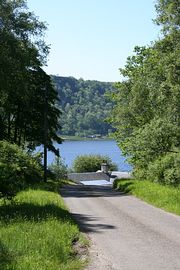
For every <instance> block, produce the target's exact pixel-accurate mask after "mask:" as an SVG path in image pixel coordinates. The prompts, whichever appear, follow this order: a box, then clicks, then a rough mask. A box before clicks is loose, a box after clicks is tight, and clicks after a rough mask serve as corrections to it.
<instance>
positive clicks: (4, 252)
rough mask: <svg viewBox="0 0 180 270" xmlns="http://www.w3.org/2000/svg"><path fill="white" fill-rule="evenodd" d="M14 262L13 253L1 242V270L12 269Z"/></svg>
mask: <svg viewBox="0 0 180 270" xmlns="http://www.w3.org/2000/svg"><path fill="white" fill-rule="evenodd" d="M14 261H15V259H14V255H13V253H12V251H10V250H8V248H7V247H6V246H5V245H4V244H3V243H2V242H1V241H0V270H4V269H6V267H7V266H8V267H10V266H11V265H12V264H13V262H14ZM8 269H10V268H8Z"/></svg>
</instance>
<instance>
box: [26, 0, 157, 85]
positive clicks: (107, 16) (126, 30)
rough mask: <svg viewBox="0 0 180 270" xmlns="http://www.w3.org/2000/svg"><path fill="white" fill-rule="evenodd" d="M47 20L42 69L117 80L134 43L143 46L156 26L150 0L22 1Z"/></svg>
mask: <svg viewBox="0 0 180 270" xmlns="http://www.w3.org/2000/svg"><path fill="white" fill-rule="evenodd" d="M27 5H28V7H29V9H30V11H34V13H35V15H36V16H38V17H39V20H40V21H45V22H46V23H47V25H48V30H47V32H46V36H45V41H46V44H48V45H50V48H51V49H50V54H49V57H48V63H47V67H44V69H45V71H46V72H47V73H48V74H53V75H59V76H73V77H75V78H77V79H79V78H83V79H84V80H99V81H112V82H115V81H120V80H121V76H120V73H119V68H123V67H124V65H125V63H126V59H127V57H128V56H130V55H132V54H133V49H134V47H135V46H136V45H138V46H143V45H149V44H150V43H151V42H152V41H154V40H155V39H157V38H158V36H159V32H160V29H159V27H158V26H156V25H155V24H154V23H153V21H152V19H154V18H155V17H156V12H155V7H154V6H155V1H154V0H27Z"/></svg>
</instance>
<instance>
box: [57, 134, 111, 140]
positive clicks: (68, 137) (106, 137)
mask: <svg viewBox="0 0 180 270" xmlns="http://www.w3.org/2000/svg"><path fill="white" fill-rule="evenodd" d="M60 136H61V138H62V140H63V141H114V140H115V139H114V138H112V137H109V136H102V137H95V138H94V137H93V138H89V137H79V136H66V135H60Z"/></svg>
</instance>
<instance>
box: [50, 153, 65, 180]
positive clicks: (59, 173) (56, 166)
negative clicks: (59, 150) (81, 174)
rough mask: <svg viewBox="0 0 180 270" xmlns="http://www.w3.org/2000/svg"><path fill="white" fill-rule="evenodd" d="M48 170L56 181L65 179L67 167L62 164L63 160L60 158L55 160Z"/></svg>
mask: <svg viewBox="0 0 180 270" xmlns="http://www.w3.org/2000/svg"><path fill="white" fill-rule="evenodd" d="M49 169H50V171H51V172H52V173H53V175H54V176H55V179H56V180H63V179H66V178H67V171H68V170H67V166H66V165H65V164H64V160H63V159H62V158H61V157H60V156H59V157H56V158H55V161H54V162H53V163H52V164H51V165H50V166H49Z"/></svg>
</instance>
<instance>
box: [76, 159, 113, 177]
mask: <svg viewBox="0 0 180 270" xmlns="http://www.w3.org/2000/svg"><path fill="white" fill-rule="evenodd" d="M103 162H106V163H107V164H108V168H109V170H110V171H115V170H117V165H116V164H114V163H113V162H112V160H111V159H110V158H109V157H107V156H101V155H82V156H78V157H77V158H76V159H75V160H74V163H73V170H74V171H75V172H77V173H81V172H96V171H97V170H100V169H101V164H102V163H103Z"/></svg>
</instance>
